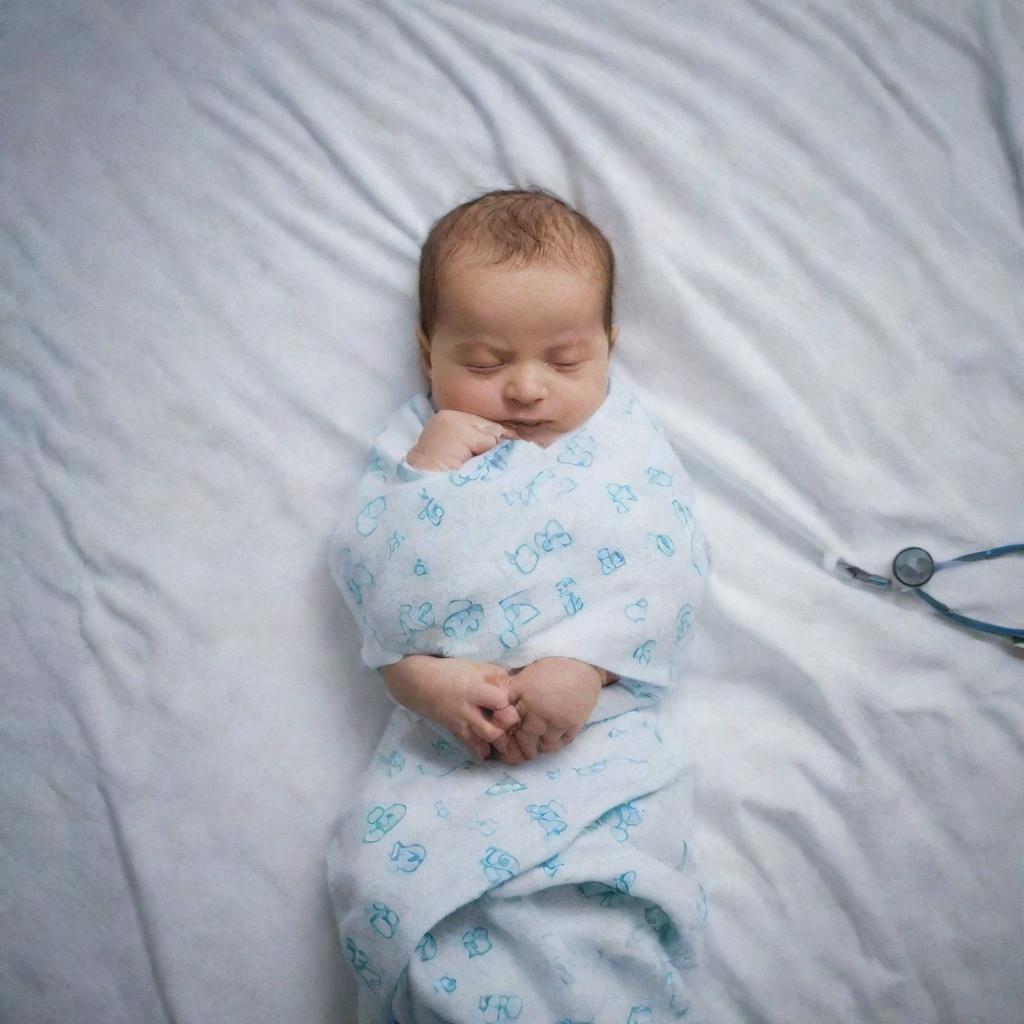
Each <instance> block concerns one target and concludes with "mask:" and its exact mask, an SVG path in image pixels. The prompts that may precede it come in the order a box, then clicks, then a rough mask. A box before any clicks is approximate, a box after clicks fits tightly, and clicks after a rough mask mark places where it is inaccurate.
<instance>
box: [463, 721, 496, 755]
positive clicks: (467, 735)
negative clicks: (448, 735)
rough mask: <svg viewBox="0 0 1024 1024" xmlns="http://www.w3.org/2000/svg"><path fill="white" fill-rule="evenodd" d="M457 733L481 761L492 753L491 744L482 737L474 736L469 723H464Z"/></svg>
mask: <svg viewBox="0 0 1024 1024" xmlns="http://www.w3.org/2000/svg"><path fill="white" fill-rule="evenodd" d="M456 735H457V736H458V737H459V739H460V740H462V742H463V743H465V744H466V746H467V747H469V749H470V750H472V751H473V753H474V754H476V756H477V757H478V758H480V760H481V761H486V760H487V757H488V755H489V754H490V753H491V745H490V744H489V743H487V742H486V741H484V740H482V739H480V737H478V736H474V735H473V730H472V729H471V728H470V727H469V725H463V726H462V728H461V729H459V730H458V732H457V733H456Z"/></svg>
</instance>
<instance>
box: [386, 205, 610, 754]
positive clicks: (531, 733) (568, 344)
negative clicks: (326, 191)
mask: <svg viewBox="0 0 1024 1024" xmlns="http://www.w3.org/2000/svg"><path fill="white" fill-rule="evenodd" d="M524 243H525V244H524ZM613 275H614V257H613V255H612V251H611V247H610V246H609V245H608V242H607V241H606V240H605V238H604V236H603V235H602V234H601V233H600V232H599V231H598V229H597V228H596V227H594V226H593V224H591V223H590V221H588V220H586V219H585V218H584V217H583V216H582V215H581V214H579V213H578V212H576V211H574V210H572V209H570V208H569V207H567V206H566V205H565V204H564V203H562V202H561V201H559V200H557V199H555V198H554V197H552V196H550V195H548V194H546V193H542V192H540V191H539V190H537V191H534V192H491V193H488V194H487V195H484V196H481V197H480V198H478V199H476V200H473V201H472V202H469V203H465V204H463V205H462V206H460V207H457V208H456V209H455V210H453V211H452V212H451V213H449V214H448V215H447V216H446V217H444V218H442V219H441V220H440V221H439V222H438V223H437V225H436V226H435V228H434V230H433V231H432V232H431V236H430V237H429V238H428V240H427V242H426V244H425V245H424V248H423V256H422V263H421V270H420V302H421V321H420V327H419V328H418V330H417V337H418V339H419V344H420V354H421V358H422V362H423V369H424V371H425V373H426V375H427V378H428V379H429V381H430V396H431V399H432V402H433V405H434V406H435V407H436V408H437V410H438V411H437V413H436V414H435V415H434V416H433V417H431V419H430V420H429V421H428V422H427V424H426V426H425V427H424V428H423V432H422V434H421V435H420V438H419V440H418V441H417V443H416V445H415V446H414V447H413V448H412V449H411V450H410V451H409V452H408V453H407V455H406V460H405V461H406V463H407V464H408V465H409V466H411V467H413V468H415V469H422V470H428V471H432V472H444V473H448V472H451V471H452V470H457V469H460V468H461V467H462V466H463V465H464V464H465V463H466V462H467V461H468V460H469V459H471V458H473V457H474V456H477V455H480V454H482V453H483V452H486V451H488V450H490V449H492V448H494V446H495V445H497V444H499V443H500V442H501V441H502V440H503V439H519V440H526V441H532V442H533V443H535V444H538V445H541V446H542V447H547V446H548V445H549V444H551V442H553V441H554V440H555V439H557V438H560V437H562V436H564V435H566V434H570V433H571V432H572V431H574V430H575V429H576V428H577V427H579V426H581V425H582V424H583V423H585V422H586V421H587V420H588V419H589V418H590V417H591V416H592V415H593V414H594V412H596V410H597V409H598V408H599V407H600V405H601V404H602V402H603V401H604V400H605V396H606V394H607V391H608V357H609V354H610V353H611V350H612V346H613V345H614V344H615V339H616V336H617V334H618V327H617V326H613V325H612V324H611V315H612V288H613ZM382 671H383V674H384V677H385V679H386V681H387V686H388V690H389V691H390V693H391V695H392V697H394V699H395V700H396V701H398V702H399V703H400V704H403V705H405V706H406V707H408V708H409V709H410V710H412V711H414V712H416V713H417V714H420V715H422V716H424V717H425V718H428V719H430V720H431V721H433V722H436V723H437V724H439V725H441V726H443V727H444V728H445V729H447V730H448V731H449V732H450V733H451V734H452V735H454V736H456V737H457V738H458V739H460V740H462V742H464V743H465V744H466V745H467V746H468V747H470V749H472V750H473V751H474V752H475V753H476V754H477V755H478V756H479V757H481V758H485V757H487V756H488V755H489V754H490V752H491V746H492V745H493V747H494V748H495V749H496V750H497V751H498V752H499V753H500V754H501V756H502V759H503V760H504V761H506V762H507V763H509V764H521V763H522V761H523V760H524V759H525V760H532V759H533V758H535V757H536V756H537V754H538V753H550V752H554V751H556V750H559V749H561V748H562V747H563V746H564V745H566V744H568V743H570V742H571V741H572V740H573V739H574V737H575V736H576V734H577V732H578V731H579V729H580V728H581V727H582V726H583V725H584V724H585V723H586V721H587V719H588V717H589V716H590V713H591V712H592V711H593V708H594V705H595V703H596V702H597V698H598V694H599V692H600V690H601V687H602V686H604V685H606V684H608V683H610V682H614V681H615V680H616V679H617V678H618V676H617V675H615V674H613V673H611V672H608V671H606V670H605V669H603V668H601V667H600V666H596V665H589V664H587V663H585V662H582V661H578V660H575V659H572V658H558V657H554V658H542V659H540V660H538V661H535V662H533V663H532V664H530V665H528V666H526V667H525V668H522V669H520V670H518V671H516V672H515V673H514V674H513V675H511V676H510V675H509V673H508V672H507V671H506V670H505V669H504V668H502V667H501V666H499V665H496V664H490V663H482V662H474V661H466V660H463V659H459V658H443V659H440V658H435V657H430V656H425V655H411V656H408V657H405V658H403V659H402V660H401V661H399V662H397V663H396V664H393V665H390V666H385V667H384V668H383V669H382Z"/></svg>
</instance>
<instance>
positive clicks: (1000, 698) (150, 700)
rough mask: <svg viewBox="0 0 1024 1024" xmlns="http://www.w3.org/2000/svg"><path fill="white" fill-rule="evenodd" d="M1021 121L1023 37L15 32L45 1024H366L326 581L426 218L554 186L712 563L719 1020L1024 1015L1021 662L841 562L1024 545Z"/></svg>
mask: <svg viewBox="0 0 1024 1024" xmlns="http://www.w3.org/2000/svg"><path fill="white" fill-rule="evenodd" d="M1022 111H1024V17H1022V13H1021V8H1020V5H1019V4H1016V3H1013V2H1009V0H1008V2H1006V3H1005V4H1004V3H997V2H980V0H976V2H971V0H963V2H952V0H946V2H934V0H919V2H909V0H907V2H899V3H892V2H886V0H864V2H861V3H858V4H855V5H839V4H834V3H831V2H829V0H801V2H798V3H788V2H782V0H733V2H730V3H719V2H709V0H705V2H697V0H694V2H688V3H678V4H673V3H657V2H647V3H639V4H629V5H626V4H618V3H614V2H611V0H601V2H594V3H591V4H588V5H587V6H586V7H585V8H584V7H581V6H580V5H576V4H572V3H569V2H561V3H544V4H541V3H525V4H516V5H509V4H504V3H498V2H496V0H484V2H477V3H469V2H459V3H426V2H411V0H410V2H402V3H400V2H397V0H387V2H382V3H373V4H369V3H334V2H327V0H303V2H295V3H287V4H286V3H275V2H251V3H244V4H243V3H238V2H223V3H219V4H205V5H204V4H159V3H156V2H154V0H133V2H131V3H128V2H125V0H105V2H100V0H85V2H82V3H76V4H72V3H61V2H58V0H51V2H49V3H38V2H33V3H28V2H25V0H7V2H6V3H4V4H3V5H2V6H0V340H2V360H3V362H2V370H0V431H2V445H0V460H2V461H0V466H2V488H0V531H2V534H0V581H2V593H3V597H4V602H5V603H4V612H3V615H2V618H0V645H2V651H0V664H2V672H3V713H2V719H0V799H2V807H0V893H2V897H0V1018H2V1019H3V1020H4V1021H8V1022H11V1024H29V1022H32V1024H43V1022H51V1021H54V1022H55V1021H61V1022H63V1021H67V1020H74V1021H82V1022H91V1021H103V1022H104V1024H121V1022H124V1024H139V1022H141V1021H146V1022H150V1021H162V1020H168V1021H181V1022H186V1021H195V1022H200V1021H204V1022H205V1021H217V1022H219V1024H232V1022H236V1021H237V1022H242V1021H245V1022H246V1024H258V1022H263V1021H266V1022H271V1021H273V1022H275V1024H276V1022H281V1021H288V1022H307V1021H309V1022H312V1021H328V1020H331V1021H343V1022H344V1021H349V1020H351V1019H352V1007H353V1001H354V992H355V989H354V980H353V978H352V977H351V975H350V973H349V971H348V968H347V965H346V963H345V958H344V955H343V952H342V950H341V948H340V944H339V940H338V937H337V935H336V931H335V926H334V922H333V919H332V917H331V912H330V903H329V897H328V892H327V886H326V878H325V870H324V854H325V849H326V845H327V841H328V837H329V835H330V833H331V831H332V829H333V826H334V823H335V822H336V820H337V818H338V816H339V814H340V811H341V809H342V808H343V807H344V806H345V800H346V793H347V792H348V791H349V788H350V786H351V784H352V782H353V780H354V779H355V778H356V777H357V775H358V773H359V772H361V771H362V769H363V767H364V765H365V764H366V762H367V759H368V757H369V754H370V751H371V750H372V749H373V747H374V745H375V743H376V741H377V739H378V737H379V735H380V733H381V731H382V729H383V724H384V721H385V720H386V717H387V715H388V714H389V711H390V705H389V703H388V701H387V699H386V697H385V696H384V694H383V692H382V688H381V685H380V681H379V679H378V678H377V677H375V676H374V675H373V674H372V673H370V672H369V671H368V670H366V669H364V668H363V667H362V666H361V665H360V664H359V662H358V657H357V651H358V637H357V634H356V630H355V627H354V625H353V623H352V622H351V621H349V617H348V614H347V612H346V610H345V608H344V606H343V604H342V602H341V600H340V597H339V595H338V594H337V592H336V591H335V589H334V585H333V583H332V581H331V579H330V575H329V572H328V569H327V561H326V551H327V543H328V540H329V537H330V534H331V531H332V529H333V527H334V525H335V523H336V520H337V516H338V514H339V509H340V508H341V506H342V504H343V502H344V498H345V496H346V494H348V493H349V491H350V490H351V488H352V487H353V486H354V485H355V483H356V481H357V480H358V478H359V475H360V473H361V470H362V466H363V458H364V451H365V446H366V443H367V441H368V439H369V438H370V437H371V436H372V435H373V433H374V431H375V429H376V428H377V427H379V426H380V424H381V423H382V422H383V420H384V419H385V417H386V416H387V414H388V413H389V412H390V411H391V410H392V409H393V408H394V407H395V406H397V405H398V404H399V403H400V402H401V401H403V400H405V398H407V397H408V395H410V394H411V393H412V392H413V391H415V390H417V389H419V388H420V387H421V385H422V382H421V379H420V377H419V370H418V367H417V364H416V359H415V346H414V336H413V331H414V325H415V316H416V307H415V281H416V262H417V259H418V253H419V245H420V243H421V241H422V239H423V237H424V235H425V233H426V231H427V229H428V228H429V225H430V224H431V223H432V221H433V220H434V219H435V218H436V217H438V216H440V215H441V214H442V213H443V212H445V211H446V210H447V209H449V208H450V207H451V206H453V205H455V204H456V203H458V202H460V201H462V200H464V199H466V198H469V197H470V196H471V195H475V194H478V193H480V192H481V191H484V190H486V189H490V188H501V187H513V186H525V185H530V184H538V185H541V186H543V187H546V188H549V189H552V190H553V191H555V192H556V193H558V194H560V195H562V196H564V197H565V198H566V199H568V200H569V201H570V202H574V203H576V204H578V205H579V206H580V207H581V208H582V209H584V210H585V211H586V212H587V213H588V214H589V215H590V216H591V217H592V218H593V219H594V220H595V221H596V222H597V223H598V224H599V225H601V226H602V227H603V228H604V229H605V231H606V233H607V234H608V236H609V238H610V240H611V242H612V244H613V246H614V247H615V251H616V254H617V257H618V261H619V279H618V289H617V305H616V313H617V315H616V319H617V321H618V322H619V323H620V324H621V335H620V339H619V351H620V353H621V358H622V360H623V362H624V364H625V365H626V366H627V368H628V369H629V370H630V372H631V373H632V374H633V375H634V376H635V377H637V378H639V379H641V380H645V381H646V382H648V385H649V387H650V388H651V390H652V391H653V399H652V402H653V406H654V412H655V413H656V414H657V415H658V416H659V417H660V418H661V420H662V422H663V424H664V425H665V427H666V429H667V430H668V431H669V433H670V434H671V437H672V439H673V441H674V442H675V443H676V445H677V446H678V449H679V451H680V454H681V456H682V458H683V460H684V462H685V463H686V464H687V466H688V468H689V469H690V471H691V474H692V476H693V478H694V480H695V483H696V486H697V489H698V491H699V493H700V496H701V497H700V503H701V504H700V507H701V510H702V515H703V522H704V527H705V531H706V533H707V535H708V537H709V539H710V541H711V544H712V547H713V551H714V553H715V571H714V577H713V580H712V586H711V592H710V599H709V602H708V605H707V607H706V609H705V613H704V617H703V619H702V628H701V630H700V631H699V634H698V635H697V636H696V637H695V639H694V643H693V647H692V649H691V650H692V659H693V673H692V677H691V679H690V680H689V682H688V688H687V690H686V696H685V699H686V700H687V701H688V702H689V705H690V721H691V724H692V730H691V731H692V735H693V736H694V737H695V743H696V746H695V750H694V754H695V761H696V779H697V810H698V817H697V823H696V832H697V842H698V850H699V858H700V862H701V864H702V867H703V870H704V873H705V876H706V883H707V888H708V891H709V895H710V900H711V912H710V918H709V925H708V940H707V952H706V961H707V963H706V967H705V982H706V989H707V991H706V1001H705V1004H704V1007H703V1010H702V1014H703V1016H702V1017H701V1018H700V1019H703V1020H707V1021H713V1022H716V1024H733V1022H737V1024H738V1022H750V1024H755V1022H756V1024H762V1022H769V1024H782V1022H794V1024H804V1022H809V1021H830V1022H853V1021H857V1022H860V1024H863V1022H869V1021H870V1022H894V1024H897V1022H898V1024H904V1022H913V1024H933V1022H944V1024H982V1022H986V1024H1012V1022H1015V1021H1020V1020H1021V1019H1022V1008H1024V971H1022V969H1021V952H1020V951H1021V949H1022V948H1024V927H1022V909H1024V884H1022V877H1024V874H1022V872H1024V842H1022V819H1024V806H1022V794H1024V672H1022V660H1021V653H1022V652H1021V651H1017V650H1014V649H1012V648H1010V647H1009V646H1008V645H1007V644H1005V643H1000V642H998V641H995V640H992V639H987V638H984V637H982V636H980V635H979V634H975V633H971V632H969V631H967V630H964V629H961V628H959V627H956V626H952V625H949V624H948V623H946V622H944V621H942V620H940V619H939V618H938V617H937V616H935V615H934V614H932V613H930V612H929V611H928V610H927V609H926V608H925V607H924V605H923V604H922V603H920V602H917V601H914V600H913V599H912V598H911V597H908V596H902V597H901V596H899V595H893V594H884V593H881V592H874V591H870V590H867V589H858V588H856V587H854V586H852V585H849V584H846V583H843V582H842V581H840V580H839V579H838V578H836V577H835V576H833V575H830V574H829V573H828V572H826V570H825V569H824V568H823V566H822V556H823V554H824V553H825V552H826V551H836V552H838V553H840V554H843V555H844V556H845V557H847V558H849V559H850V560H851V561H854V562H856V563H858V564H860V565H863V566H865V567H866V568H871V569H874V570H875V571H884V570H885V568H886V565H887V563H888V561H889V560H890V559H891V557H892V555H893V554H894V553H895V552H896V551H898V550H899V549H900V548H902V547H904V546H906V545H909V544H921V545H923V546H924V547H926V548H928V549H929V550H931V551H932V552H933V553H934V554H935V555H936V557H940V558H946V557H950V556H954V555H958V554H962V553H964V552H967V551H975V550H979V549H981V548H987V547H991V546H994V545H997V544H1001V543H1008V542H1010V541H1021V540H1024V536H1022V533H1024V516H1022V514H1021V513H1022V497H1024V487H1022V483H1024V471H1022V464H1024V444H1022V430H1021V427H1022V399H1024V386H1022V382H1024V356H1022V349H1024V346H1022V330H1021V329H1022V326H1024V317H1022V312H1024V301H1022V299H1021V294H1022V292H1021V289H1020V283H1021V280H1022V279H1024V277H1022V275H1024V220H1022V217H1024V188H1022V181H1024V168H1022V161H1024V155H1022V140H1024V112H1022ZM944 576H945V577H949V578H948V579H945V578H941V579H940V578H937V580H936V583H935V585H934V587H933V590H934V592H935V593H936V595H937V596H939V597H940V598H942V599H943V600H946V601H947V602H948V603H950V604H952V605H954V606H958V607H960V608H961V610H963V611H965V612H966V613H967V614H972V615H975V616H977V617H980V618H987V619H990V620H993V621H996V622H1001V623H1009V624H1012V625H1024V596H1022V595H1024V586H1022V584H1021V580H1022V577H1021V565H1020V559H1019V557H1013V558H1005V559H1003V560H1001V561H1000V562H993V563H988V564H985V563H981V564H979V565H973V566H969V567H965V568H962V569H959V570H957V571H956V572H952V571H951V572H948V573H945V574H944ZM531 1024H532V1022H531Z"/></svg>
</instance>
